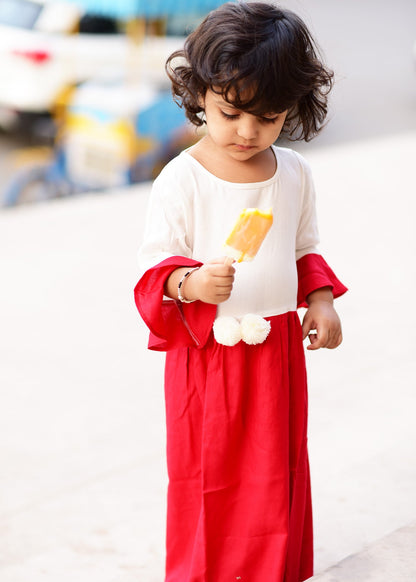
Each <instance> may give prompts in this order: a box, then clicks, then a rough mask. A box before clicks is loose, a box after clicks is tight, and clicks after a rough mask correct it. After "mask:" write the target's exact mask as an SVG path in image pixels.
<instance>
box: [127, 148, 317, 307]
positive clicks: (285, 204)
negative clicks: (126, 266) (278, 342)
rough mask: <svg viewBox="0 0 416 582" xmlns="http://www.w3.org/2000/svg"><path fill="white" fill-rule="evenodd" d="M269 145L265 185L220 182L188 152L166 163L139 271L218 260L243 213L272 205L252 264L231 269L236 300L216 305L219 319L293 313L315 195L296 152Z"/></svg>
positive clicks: (309, 249)
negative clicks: (174, 259) (272, 165)
mask: <svg viewBox="0 0 416 582" xmlns="http://www.w3.org/2000/svg"><path fill="white" fill-rule="evenodd" d="M272 147H273V151H274V153H275V156H276V161H277V169H276V172H275V174H274V176H273V177H272V178H270V179H269V180H265V181H264V182H253V183H243V184H240V183H235V182H227V181H225V180H222V179H220V178H217V177H216V176H214V175H213V174H211V173H210V172H209V171H208V170H206V169H205V168H204V167H203V166H202V165H201V164H200V163H199V162H198V161H197V160H195V158H193V157H192V156H191V155H190V154H189V153H188V151H184V152H182V153H181V154H180V155H179V156H177V157H176V158H175V159H173V160H172V161H171V162H169V163H168V164H167V165H166V166H165V168H164V169H163V170H162V172H161V173H160V174H159V176H158V177H157V178H156V180H155V182H154V184H153V188H152V192H151V196H150V201H149V207H148V213H147V222H146V228H145V234H144V242H143V244H142V246H141V247H140V249H139V266H140V269H141V273H144V272H145V271H146V270H147V269H149V268H150V267H152V266H154V265H156V264H157V263H159V262H160V261H162V260H164V259H166V258H168V257H171V256H174V255H181V256H185V257H189V258H192V259H195V260H198V261H201V262H206V261H209V260H210V259H215V258H218V257H221V256H223V255H224V251H223V249H222V247H223V244H224V242H225V240H226V238H227V237H228V235H229V233H230V231H231V230H232V228H233V226H234V224H235V222H236V220H237V218H238V216H239V215H240V212H241V210H242V209H243V208H260V209H261V210H267V209H269V208H272V209H273V225H272V227H271V229H270V231H269V232H268V234H267V236H266V238H265V240H264V242H263V244H262V246H261V247H260V250H259V252H258V253H257V256H256V257H255V259H254V260H253V261H251V262H243V263H235V264H234V266H235V268H236V275H235V281H234V286H233V290H232V293H231V297H230V298H229V299H228V300H227V301H225V302H224V303H221V304H220V305H219V306H218V311H217V317H218V316H224V315H231V316H234V317H242V316H243V315H245V314H247V313H256V314H258V315H261V316H262V317H265V316H271V315H279V314H282V313H286V312H288V311H294V310H296V303H297V302H296V299H297V287H298V281H297V271H296V261H297V260H298V259H300V258H301V257H302V256H304V255H306V254H308V253H316V252H317V249H316V245H317V244H318V231H317V223H316V212H315V191H314V186H313V182H312V178H311V172H310V168H309V165H308V164H307V162H306V161H305V160H304V158H303V157H302V156H301V155H299V154H298V153H297V152H295V151H293V150H291V149H288V148H281V147H275V146H272Z"/></svg>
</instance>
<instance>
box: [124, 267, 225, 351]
mask: <svg viewBox="0 0 416 582" xmlns="http://www.w3.org/2000/svg"><path fill="white" fill-rule="evenodd" d="M201 265H202V263H200V262H198V261H194V260H193V259H188V258H186V257H181V256H174V257H170V258H168V259H165V260H164V261H162V262H161V263H158V264H157V265H155V266H154V267H152V268H150V269H148V270H147V271H146V272H145V273H144V275H143V276H142V277H141V279H140V280H139V282H138V283H137V285H136V287H135V289H134V299H135V302H136V306H137V309H138V310H139V313H140V315H141V316H142V318H143V321H144V322H145V324H146V325H147V327H148V328H149V330H150V336H149V344H148V347H149V349H150V350H156V351H168V350H172V349H178V348H184V347H197V348H202V347H203V346H204V345H205V344H206V342H207V340H208V337H209V335H210V333H211V330H212V326H213V323H214V319H215V315H216V312H217V306H216V305H211V304H209V303H203V302H202V301H195V302H193V303H181V302H180V301H175V300H173V299H165V298H164V296H163V288H164V285H165V282H166V280H167V278H168V277H169V275H170V274H171V273H172V272H173V271H174V270H175V269H177V268H178V267H190V268H191V267H200V266H201Z"/></svg>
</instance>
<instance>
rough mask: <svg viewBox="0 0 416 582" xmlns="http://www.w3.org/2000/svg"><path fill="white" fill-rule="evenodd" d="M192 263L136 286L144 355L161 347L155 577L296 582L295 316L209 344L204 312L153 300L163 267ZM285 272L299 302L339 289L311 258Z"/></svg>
mask: <svg viewBox="0 0 416 582" xmlns="http://www.w3.org/2000/svg"><path fill="white" fill-rule="evenodd" d="M200 265H201V263H199V262H198V261H195V260H193V259H189V258H186V257H170V258H167V259H166V260H164V261H162V262H161V263H159V264H157V265H155V266H154V267H152V268H151V269H149V270H148V271H146V273H145V274H144V275H143V276H142V278H141V279H140V281H139V282H138V283H137V285H136V287H135V301H136V305H137V308H138V310H139V312H140V314H141V316H142V317H143V320H144V321H145V323H146V324H147V326H148V327H149V329H150V337H149V348H150V349H152V350H159V351H166V352H167V354H166V371H165V392H166V421H167V462H168V473H169V489H168V518H167V557H166V582H235V581H241V582H301V581H303V580H306V579H307V578H309V577H310V576H312V562H313V549H312V512H311V496H310V479H309V465H308V453H307V387H306V369H305V357H304V351H303V343H302V330H301V326H300V322H299V319H298V315H297V313H296V312H289V313H285V314H283V315H279V316H274V317H270V318H267V319H269V320H270V322H271V332H270V334H269V336H268V338H267V339H266V341H265V342H264V343H263V344H260V345H257V346H249V345H246V344H245V343H243V342H240V343H238V344H237V345H236V346H234V347H225V346H222V345H219V344H218V343H217V342H216V341H215V340H214V338H213V334H212V324H213V322H214V319H215V315H216V306H215V305H210V304H205V303H202V302H200V301H196V302H195V303H190V304H181V303H179V302H174V301H164V299H163V286H164V283H165V281H166V279H167V277H168V276H169V275H170V273H171V272H172V271H173V270H174V269H176V268H177V267H179V266H189V267H195V266H200ZM296 266H297V271H298V306H301V305H302V306H306V302H305V300H306V297H307V296H308V294H309V293H311V292H312V291H314V290H315V289H319V288H321V287H326V286H329V287H330V288H331V289H332V292H333V295H334V297H339V296H340V295H342V294H343V293H345V291H346V290H347V289H346V287H345V286H344V285H343V284H342V283H341V282H340V281H339V280H338V279H337V277H336V276H335V274H334V273H333V271H332V270H331V269H330V267H329V266H328V265H327V263H326V262H325V260H324V259H323V258H322V257H321V256H320V255H317V254H309V255H305V256H303V257H302V258H301V259H299V260H298V261H297V264H296Z"/></svg>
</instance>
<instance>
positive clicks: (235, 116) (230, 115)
mask: <svg viewBox="0 0 416 582" xmlns="http://www.w3.org/2000/svg"><path fill="white" fill-rule="evenodd" d="M220 111H221V114H222V116H223V117H225V119H238V117H239V113H225V111H222V110H220Z"/></svg>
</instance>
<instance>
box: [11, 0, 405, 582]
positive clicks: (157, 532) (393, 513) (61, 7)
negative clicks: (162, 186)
mask: <svg viewBox="0 0 416 582" xmlns="http://www.w3.org/2000/svg"><path fill="white" fill-rule="evenodd" d="M219 4H220V2H215V1H212V2H210V1H209V0H205V1H203V0H194V1H191V0H189V2H187V1H186V0H176V2H170V1H169V0H160V2H159V1H156V0H153V1H152V2H150V1H149V2H141V1H140V0H130V1H122V0H118V1H117V2H116V1H113V2H111V1H107V0H102V1H98V0H83V1H82V2H81V1H80V2H78V3H77V2H75V1H72V0H71V2H60V1H59V2H58V1H54V0H49V1H45V2H44V1H38V0H36V1H32V0H0V127H1V129H0V274H1V275H0V276H1V285H0V298H1V301H0V330H1V333H0V354H1V357H2V360H1V366H0V427H1V428H0V439H1V442H2V446H1V447H0V466H1V467H2V471H1V472H0V580H1V582H27V581H28V580H31V581H32V580H33V581H36V582H37V581H38V580H39V581H42V582H56V580H59V581H60V582H66V581H68V582H69V581H71V582H72V581H73V580H74V579H76V580H80V581H81V582H84V581H85V582H87V581H88V582H95V581H97V582H133V581H136V582H160V581H161V580H162V579H163V536H164V518H165V487H166V474H165V465H164V419H163V406H164V404H163V356H161V355H160V354H155V353H151V352H149V351H147V350H146V345H147V331H146V329H145V327H144V324H143V323H142V322H141V321H140V319H139V316H138V314H137V312H136V311H135V307H134V304H133V296H132V290H133V287H134V285H135V282H136V277H137V268H136V261H135V254H136V249H137V247H138V245H139V243H140V241H141V237H142V232H143V224H144V216H145V211H146V203H147V198H148V195H149V191H150V187H151V183H152V180H153V178H154V177H155V176H156V175H157V173H158V172H159V171H160V169H161V167H163V165H164V164H165V163H166V161H167V160H168V159H169V158H170V157H172V156H173V155H175V154H176V153H177V152H178V151H180V150H181V149H183V147H186V146H187V145H189V144H191V143H192V142H193V141H194V140H196V139H198V136H197V135H196V134H195V133H194V131H193V130H190V128H189V126H188V125H187V124H186V122H185V119H184V116H183V113H182V111H181V110H180V109H179V108H178V107H177V106H176V105H175V104H174V103H173V102H172V99H171V97H170V88H169V84H168V81H167V78H166V76H165V73H164V61H165V59H166V57H167V56H168V55H169V54H170V53H171V52H172V51H173V50H176V48H179V47H180V46H181V45H182V44H183V40H184V38H185V36H186V34H188V33H189V32H190V31H191V30H192V29H193V28H194V27H195V26H196V25H197V24H198V23H199V22H200V20H201V19H202V18H203V16H204V15H205V14H206V12H207V11H208V10H209V9H211V8H212V7H213V6H214V5H219ZM282 5H283V6H285V7H287V8H289V9H292V10H294V11H295V12H297V13H298V14H299V15H300V16H301V17H303V18H304V20H305V21H306V22H307V24H308V25H309V27H310V28H311V30H312V32H313V33H314V35H315V36H316V38H317V40H318V43H319V45H320V48H321V50H322V52H323V54H324V55H325V59H326V62H327V64H328V65H329V66H330V67H332V68H333V69H334V71H335V74H336V83H335V87H334V89H333V92H332V96H331V109H330V115H329V122H328V125H327V126H326V127H325V129H324V130H323V131H322V133H321V134H320V135H319V136H318V137H317V138H316V139H314V140H313V141H312V142H310V143H308V144H303V143H295V144H291V147H294V148H295V149H298V150H299V151H301V152H302V153H303V154H304V155H305V156H306V157H307V159H308V160H309V161H310V163H311V165H312V169H313V173H314V176H315V182H316V187H317V192H318V212H319V221H320V228H321V239H322V248H323V252H324V254H325V257H326V258H327V259H328V261H329V263H330V264H331V266H333V268H334V270H335V271H336V272H337V274H338V275H339V276H340V278H341V279H342V280H343V281H344V282H345V283H346V284H347V285H348V286H349V288H350V292H349V293H348V294H347V295H346V296H345V297H344V298H341V299H340V300H339V301H338V310H339V312H340V315H341V316H342V319H343V322H344V323H343V325H344V335H345V340H344V343H343V345H342V347H341V348H340V349H339V350H336V351H335V352H327V351H326V352H323V353H317V354H313V355H312V354H309V353H308V354H307V359H308V368H309V385H310V453H311V467H312V484H313V496H314V506H315V532H316V570H317V572H322V571H324V570H325V569H326V568H328V567H330V566H331V565H333V564H337V563H338V562H339V561H340V560H341V559H343V558H344V557H345V556H347V555H348V554H351V553H356V552H361V551H362V550H363V548H365V547H366V546H367V545H368V544H371V543H373V542H374V541H375V540H377V539H378V538H380V537H383V536H385V535H386V534H388V533H389V532H392V531H393V530H395V529H396V528H399V527H401V526H403V525H406V524H408V523H409V522H412V520H415V519H416V497H415V495H414V490H415V486H416V463H415V459H416V450H415V444H414V443H416V427H415V424H414V420H413V418H414V384H415V382H414V378H415V374H416V365H415V360H414V350H415V348H416V345H415V341H414V337H413V335H414V334H413V329H414V328H415V325H416V320H415V315H414V313H413V310H412V308H411V305H410V306H409V305H408V301H409V298H410V297H411V296H412V292H413V290H414V285H415V283H416V272H415V261H414V251H415V229H414V216H415V213H416V196H415V194H416V191H415V185H414V170H413V167H414V163H415V155H416V66H415V65H416V55H415V42H416V27H415V22H416V3H415V2H414V0H396V2H395V3H394V4H392V3H391V2H388V1H387V0H377V1H376V0H364V1H362V0H349V1H348V2H346V1H338V2H333V1H331V0H285V1H284V2H282ZM374 567H375V568H377V564H375V566H374ZM415 575H416V574H415ZM355 579H357V580H358V579H363V580H364V579H366V580H367V579H370V578H369V574H368V572H367V573H365V574H360V576H359V577H356V578H355ZM375 579H376V580H377V582H384V579H383V578H382V577H378V578H375ZM393 579H394V577H391V576H390V578H389V582H391V580H393ZM397 579H403V578H402V577H398V578H397Z"/></svg>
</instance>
